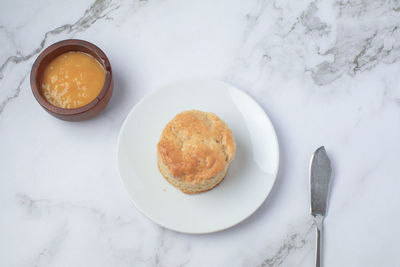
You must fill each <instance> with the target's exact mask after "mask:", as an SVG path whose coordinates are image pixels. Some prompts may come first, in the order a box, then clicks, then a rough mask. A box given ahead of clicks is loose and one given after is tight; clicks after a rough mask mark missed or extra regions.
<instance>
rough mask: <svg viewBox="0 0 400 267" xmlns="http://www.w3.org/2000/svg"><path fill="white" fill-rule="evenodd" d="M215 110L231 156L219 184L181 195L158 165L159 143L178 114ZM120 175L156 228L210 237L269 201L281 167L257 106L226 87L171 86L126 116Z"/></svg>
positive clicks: (205, 83)
mask: <svg viewBox="0 0 400 267" xmlns="http://www.w3.org/2000/svg"><path fill="white" fill-rule="evenodd" d="M191 109H197V110H202V111H207V112H213V113H215V114H216V115H217V116H218V117H220V118H221V119H222V120H224V121H225V122H226V123H227V124H228V126H229V128H231V130H232V132H233V135H234V137H235V141H236V155H235V158H234V160H233V161H232V163H231V164H230V166H229V169H228V173H227V175H226V176H225V179H224V180H223V182H222V183H221V184H219V185H218V186H217V187H216V188H214V189H213V190H210V191H208V192H205V193H201V194H195V195H187V194H184V193H182V192H181V191H180V190H178V189H177V188H175V187H174V186H172V185H171V184H169V183H168V182H167V181H166V180H165V179H164V177H163V176H162V175H161V174H160V172H159V170H158V168H157V153H156V152H157V148H156V146H157V143H158V140H159V138H160V135H161V132H162V130H163V129H164V127H165V125H166V124H167V123H168V122H169V121H170V120H171V119H172V118H173V117H174V116H175V115H176V114H178V113H179V112H181V111H184V110H191ZM118 165H119V171H120V175H121V177H122V180H123V182H124V184H125V186H126V189H127V191H128V193H129V195H130V196H131V198H132V200H133V203H134V204H135V206H136V207H137V208H138V209H139V210H140V211H141V212H143V213H144V214H145V215H146V216H147V217H149V218H150V219H151V220H153V221H154V222H156V223H157V224H159V225H161V226H163V227H165V228H168V229H171V230H174V231H178V232H184V233H196V234H200V233H211V232H216V231H220V230H223V229H226V228H229V227H231V226H234V225H235V224H237V223H239V222H241V221H243V220H244V219H246V218H247V217H248V216H250V215H251V214H252V213H253V212H254V211H255V210H256V209H257V208H258V207H259V206H260V205H261V204H262V203H263V202H264V200H265V198H266V197H267V196H268V194H269V192H270V191H271V188H272V186H273V184H274V181H275V178H276V175H277V171H278V165H279V146H278V140H277V137H276V134H275V131H274V127H273V126H272V123H271V121H270V120H269V118H268V116H267V115H266V114H265V112H264V111H263V109H262V108H261V107H260V106H259V105H258V104H257V103H256V102H255V101H254V100H253V99H252V98H250V97H249V96H248V95H247V94H245V93H244V92H242V91H240V90H238V89H236V88H234V87H232V86H231V85H228V84H226V83H224V82H221V81H217V80H211V79H210V80H208V79H192V80H185V81H180V82H175V83H172V84H169V85H167V86H164V87H163V88H161V89H160V90H158V91H156V92H153V93H151V94H149V95H147V96H146V97H144V98H143V99H142V100H141V101H140V102H139V103H138V104H137V105H136V106H135V107H134V108H133V109H132V111H131V112H130V113H129V115H128V117H127V118H126V120H125V122H124V123H123V125H122V127H121V132H120V134H119V140H118Z"/></svg>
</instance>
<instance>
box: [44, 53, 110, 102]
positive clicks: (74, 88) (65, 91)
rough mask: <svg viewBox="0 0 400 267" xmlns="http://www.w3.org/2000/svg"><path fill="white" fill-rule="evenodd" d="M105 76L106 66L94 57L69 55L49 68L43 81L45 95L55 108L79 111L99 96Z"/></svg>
mask: <svg viewBox="0 0 400 267" xmlns="http://www.w3.org/2000/svg"><path fill="white" fill-rule="evenodd" d="M105 77H106V74H105V71H104V69H103V66H102V65H101V64H100V63H99V62H98V61H97V60H96V59H95V58H94V57H92V56H91V55H89V54H86V53H83V52H77V51H71V52H66V53H64V54H61V55H59V56H58V57H56V58H54V59H53V60H52V61H51V62H50V63H49V64H48V65H47V66H46V68H45V70H44V73H43V77H42V82H41V89H42V94H43V96H44V97H45V98H46V99H47V101H48V102H50V103H51V104H52V105H54V106H57V107H60V108H67V109H73V108H79V107H82V106H84V105H86V104H89V103H90V102H91V101H93V100H94V99H95V98H96V97H97V96H98V95H99V93H100V91H101V89H102V88H103V85H104V81H105Z"/></svg>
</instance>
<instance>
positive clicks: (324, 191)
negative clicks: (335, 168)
mask: <svg viewBox="0 0 400 267" xmlns="http://www.w3.org/2000/svg"><path fill="white" fill-rule="evenodd" d="M331 176H332V167H331V161H330V160H329V158H328V155H327V154H326V151H325V147H323V146H321V147H320V148H318V149H317V150H316V151H315V152H314V154H313V156H312V158H311V166H310V190H311V214H312V215H313V216H316V215H321V216H325V215H326V206H327V202H328V195H329V186H330V181H331Z"/></svg>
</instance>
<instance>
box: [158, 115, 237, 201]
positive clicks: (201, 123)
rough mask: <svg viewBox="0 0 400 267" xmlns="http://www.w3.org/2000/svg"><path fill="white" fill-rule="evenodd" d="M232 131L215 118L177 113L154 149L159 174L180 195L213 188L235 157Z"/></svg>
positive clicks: (222, 177) (213, 116) (221, 178)
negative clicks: (177, 190)
mask: <svg viewBox="0 0 400 267" xmlns="http://www.w3.org/2000/svg"><path fill="white" fill-rule="evenodd" d="M235 150H236V144H235V140H234V138H233V134H232V131H231V130H230V129H229V128H228V126H227V125H226V124H225V122H223V121H222V120H220V119H219V118H218V117H217V116H216V115H215V114H213V113H210V112H202V111H198V110H190V111H184V112H181V113H179V114H178V115H176V116H175V118H173V119H172V120H171V121H170V122H169V123H168V124H167V125H166V126H165V128H164V130H163V132H162V134H161V138H160V141H159V143H158V145H157V154H158V168H159V170H160V172H161V174H162V175H163V176H164V177H165V178H166V179H167V181H168V182H170V183H171V184H172V185H174V186H176V187H177V188H179V189H180V190H182V191H183V192H184V193H187V194H195V193H200V192H204V191H208V190H210V189H212V188H214V187H216V186H217V185H218V184H219V183H220V182H221V181H222V180H223V179H224V177H225V174H226V172H227V170H228V166H229V163H230V162H231V161H232V159H233V157H234V156H235Z"/></svg>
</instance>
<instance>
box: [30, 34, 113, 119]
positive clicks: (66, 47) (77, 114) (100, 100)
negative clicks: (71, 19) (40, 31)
mask: <svg viewBox="0 0 400 267" xmlns="http://www.w3.org/2000/svg"><path fill="white" fill-rule="evenodd" d="M69 51H80V52H84V53H87V54H89V55H91V56H93V57H94V58H95V59H96V60H97V61H98V62H100V64H102V65H103V68H104V70H105V72H106V78H105V81H104V85H103V88H102V89H101V91H100V93H99V95H98V96H97V97H96V98H95V99H94V100H93V101H92V102H90V103H88V104H87V105H85V106H82V107H79V108H73V109H66V108H60V107H56V106H54V105H52V104H50V103H49V102H48V101H47V100H46V98H45V97H44V96H43V94H42V89H41V81H42V77H43V72H44V70H45V67H46V66H47V64H49V63H50V62H51V61H52V60H53V59H54V58H55V57H57V56H59V55H61V54H63V53H66V52H69ZM31 88H32V92H33V95H34V96H35V98H36V100H37V101H38V102H39V104H40V105H41V106H42V107H43V108H44V109H45V110H46V111H47V112H49V113H50V114H51V115H53V116H55V117H57V118H59V119H62V120H67V121H81V120H86V119H89V118H91V117H93V116H95V115H97V114H98V113H100V111H102V110H103V109H104V108H105V107H106V105H107V104H108V101H110V98H111V95H112V92H113V89H114V81H113V75H112V69H111V65H110V62H109V60H108V58H107V56H106V55H105V54H104V52H103V51H101V49H100V48H98V47H97V46H95V45H94V44H92V43H89V42H86V41H83V40H76V39H68V40H64V41H60V42H58V43H55V44H52V45H51V46H49V47H47V48H46V49H45V50H44V51H43V52H42V53H41V54H40V55H39V56H38V58H37V59H36V61H35V63H34V64H33V66H32V71H31Z"/></svg>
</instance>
